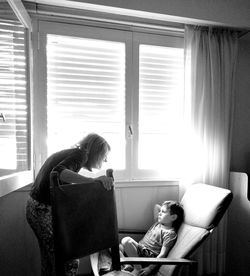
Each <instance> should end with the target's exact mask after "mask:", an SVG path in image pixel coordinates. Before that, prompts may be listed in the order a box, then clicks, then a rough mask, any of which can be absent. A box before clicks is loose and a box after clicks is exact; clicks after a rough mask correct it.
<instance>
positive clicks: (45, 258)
mask: <svg viewBox="0 0 250 276" xmlns="http://www.w3.org/2000/svg"><path fill="white" fill-rule="evenodd" d="M26 217H27V221H28V223H29V224H30V226H31V228H32V229H33V231H34V233H35V235H36V237H37V239H38V243H39V247H40V253H41V275H42V276H53V275H55V255H54V239H53V228H52V215H51V207H50V206H48V205H45V204H41V203H39V202H37V201H36V200H33V199H32V198H30V199H29V200H28V202H27V206H26ZM64 267H65V268H64V269H65V275H66V276H74V275H76V273H77V270H78V267H79V260H73V261H70V262H68V263H66V264H65V266H64Z"/></svg>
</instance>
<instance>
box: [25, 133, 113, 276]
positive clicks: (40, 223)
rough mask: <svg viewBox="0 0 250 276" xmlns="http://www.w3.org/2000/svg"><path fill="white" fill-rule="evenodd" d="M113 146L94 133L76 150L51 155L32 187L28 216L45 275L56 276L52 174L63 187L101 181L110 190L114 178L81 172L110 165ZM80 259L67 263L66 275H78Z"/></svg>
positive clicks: (27, 208) (82, 141)
mask: <svg viewBox="0 0 250 276" xmlns="http://www.w3.org/2000/svg"><path fill="white" fill-rule="evenodd" d="M109 151H110V146H109V144H108V143H107V142H106V140H105V139H104V138H102V137H101V136H99V135H97V134H94V133H91V134H89V135H87V136H86V137H85V138H83V140H81V141H80V142H79V144H78V145H76V147H74V148H71V149H66V150H62V151H59V152H56V153H54V154H52V155H51V156H50V157H49V158H48V159H47V160H46V161H45V163H44V164H43V166H42V167H41V169H40V171H39V172H38V175H37V177H36V179H35V182H34V184H33V186H32V188H31V192H30V198H29V199H28V201H27V207H26V217H27V221H28V223H29V224H30V226H31V228H32V229H33V231H34V232H35V234H36V237H37V239H38V242H39V247H40V252H41V266H42V273H41V275H42V276H52V275H55V265H54V242H53V229H52V215H51V202H50V188H49V187H50V173H51V171H57V172H58V174H59V179H60V182H61V183H62V184H65V183H79V184H80V183H89V182H91V181H93V182H95V181H99V182H101V183H102V184H103V186H104V187H105V188H106V189H107V190H109V189H111V188H112V186H113V178H112V177H107V176H105V175H102V176H100V177H97V178H88V177H84V176H82V175H80V174H78V172H79V171H80V169H81V168H85V169H87V170H89V171H92V169H93V168H96V169H100V168H101V167H102V164H103V162H107V155H108V153H109ZM78 267H79V260H73V261H71V262H69V263H66V264H65V275H67V276H70V275H76V273H77V270H78Z"/></svg>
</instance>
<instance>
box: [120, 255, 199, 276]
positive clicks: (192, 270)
mask: <svg viewBox="0 0 250 276" xmlns="http://www.w3.org/2000/svg"><path fill="white" fill-rule="evenodd" d="M120 262H121V264H146V265H150V264H155V265H163V264H165V265H188V266H189V275H192V276H197V273H198V262H197V261H194V260H188V259H183V258H182V259H170V258H142V257H124V258H120Z"/></svg>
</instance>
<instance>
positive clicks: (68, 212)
mask: <svg viewBox="0 0 250 276" xmlns="http://www.w3.org/2000/svg"><path fill="white" fill-rule="evenodd" d="M50 191H51V203H52V221H53V231H54V242H55V263H56V272H57V275H60V276H61V275H63V265H64V263H65V262H67V261H69V260H71V259H75V258H81V257H84V256H86V255H90V254H92V253H94V252H97V251H100V250H102V249H106V248H111V255H112V266H113V268H114V269H115V270H119V269H120V257H119V240H118V226H117V216H116V205H115V198H114V190H113V189H112V190H109V191H108V190H106V189H104V187H103V185H102V184H101V183H98V182H95V183H84V184H68V185H60V184H59V180H58V174H57V173H56V172H52V173H51V175H50Z"/></svg>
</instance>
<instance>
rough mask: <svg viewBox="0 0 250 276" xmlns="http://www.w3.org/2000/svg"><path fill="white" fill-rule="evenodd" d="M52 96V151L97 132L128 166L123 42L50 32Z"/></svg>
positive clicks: (121, 164)
mask: <svg viewBox="0 0 250 276" xmlns="http://www.w3.org/2000/svg"><path fill="white" fill-rule="evenodd" d="M47 100H48V103H47V106H48V126H47V127H48V151H49V153H52V152H55V151H56V150H59V149H62V148H65V147H69V146H71V145H73V144H74V143H76V142H78V140H80V139H81V138H82V137H83V136H85V135H86V134H87V133H89V132H96V133H99V134H101V135H102V136H104V137H105V138H106V139H107V140H108V142H109V143H110V144H111V145H112V153H113V154H115V153H116V154H118V153H119V154H120V155H121V156H123V158H119V159H117V160H120V161H117V162H118V163H119V164H116V165H117V166H119V167H124V162H125V151H124V150H123V148H125V146H124V147H121V143H124V144H125V141H124V137H125V135H124V131H125V45H124V43H120V42H113V41H104V40H98V39H92V38H81V37H70V36H60V35H52V34H48V35H47ZM113 158H114V159H115V157H114V156H113Z"/></svg>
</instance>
